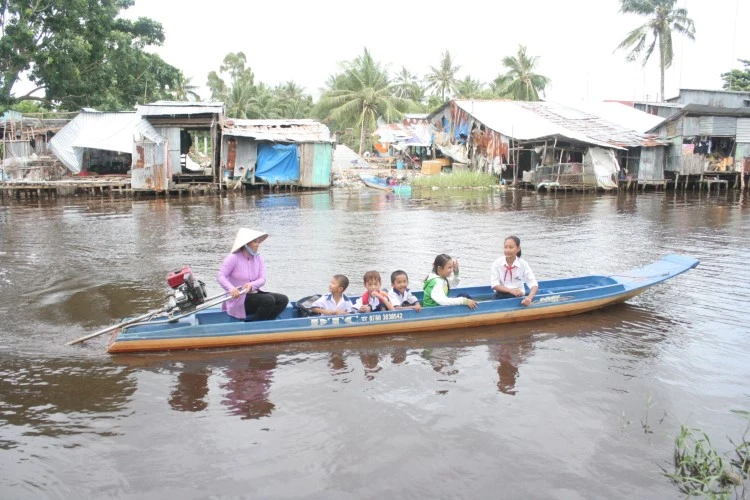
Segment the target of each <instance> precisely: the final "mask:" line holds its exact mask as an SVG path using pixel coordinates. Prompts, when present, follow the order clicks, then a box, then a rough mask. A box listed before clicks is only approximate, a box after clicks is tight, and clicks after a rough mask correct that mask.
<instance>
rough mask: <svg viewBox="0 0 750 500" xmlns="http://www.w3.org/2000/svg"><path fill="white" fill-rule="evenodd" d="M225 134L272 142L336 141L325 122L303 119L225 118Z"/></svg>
mask: <svg viewBox="0 0 750 500" xmlns="http://www.w3.org/2000/svg"><path fill="white" fill-rule="evenodd" d="M223 132H224V135H228V136H234V137H252V138H253V139H256V140H258V141H271V142H334V141H333V139H332V138H331V132H330V130H328V127H326V126H325V125H324V124H322V123H320V122H318V121H315V120H309V119H303V120H283V119H282V120H240V119H234V118H232V119H227V120H224V130H223Z"/></svg>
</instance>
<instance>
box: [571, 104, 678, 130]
mask: <svg viewBox="0 0 750 500" xmlns="http://www.w3.org/2000/svg"><path fill="white" fill-rule="evenodd" d="M583 109H584V110H585V111H587V112H589V113H591V114H592V115H596V116H599V117H601V118H604V119H605V120H607V121H608V122H610V123H616V124H617V125H620V126H623V127H625V128H628V129H630V130H635V131H636V132H640V133H642V134H643V133H646V132H648V131H649V130H651V129H652V128H654V127H656V126H657V125H659V124H660V123H661V122H663V121H664V118H662V117H661V116H656V115H652V114H651V113H646V112H644V111H641V110H639V109H635V108H634V107H633V106H632V105H631V106H628V105H626V104H622V103H620V102H611V101H604V102H598V103H591V104H587V105H585V106H583Z"/></svg>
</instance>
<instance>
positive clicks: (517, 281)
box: [490, 257, 539, 294]
mask: <svg viewBox="0 0 750 500" xmlns="http://www.w3.org/2000/svg"><path fill="white" fill-rule="evenodd" d="M506 264H507V263H506V261H505V257H500V258H499V259H497V260H496V261H495V262H493V263H492V267H491V268H490V287H491V288H492V289H493V290H494V288H495V287H496V286H497V285H503V286H504V287H506V288H518V289H520V290H521V291H522V292H524V294H525V293H526V291H525V289H524V287H523V284H524V283H526V284H527V285H529V288H533V287H535V286H539V283H537V281H536V278H535V277H534V272H533V271H532V270H531V266H529V264H528V263H527V262H526V261H525V260H523V259H522V258H521V257H516V260H514V261H513V264H511V265H510V266H509V267H507V266H506Z"/></svg>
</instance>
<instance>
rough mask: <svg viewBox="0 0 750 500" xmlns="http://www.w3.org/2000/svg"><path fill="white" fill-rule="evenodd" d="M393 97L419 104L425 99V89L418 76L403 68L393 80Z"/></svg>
mask: <svg viewBox="0 0 750 500" xmlns="http://www.w3.org/2000/svg"><path fill="white" fill-rule="evenodd" d="M393 95H395V96H396V97H400V98H402V99H409V100H412V101H415V102H419V101H421V100H422V98H423V97H424V87H422V84H421V82H420V81H419V78H418V77H417V75H414V74H412V73H411V71H409V70H408V69H406V68H405V67H404V66H401V71H399V72H398V73H396V76H395V77H394V78H393Z"/></svg>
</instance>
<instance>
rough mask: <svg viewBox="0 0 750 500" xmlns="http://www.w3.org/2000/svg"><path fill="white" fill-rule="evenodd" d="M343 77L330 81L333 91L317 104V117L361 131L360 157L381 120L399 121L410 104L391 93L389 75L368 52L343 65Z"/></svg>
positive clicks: (330, 79) (326, 93)
mask: <svg viewBox="0 0 750 500" xmlns="http://www.w3.org/2000/svg"><path fill="white" fill-rule="evenodd" d="M341 68H342V70H343V72H342V74H340V75H334V76H332V77H331V78H329V80H328V85H329V86H332V88H331V89H330V90H327V91H326V92H324V93H323V95H322V96H321V97H320V100H319V101H318V113H320V114H321V115H322V116H324V117H325V120H326V121H329V122H330V121H333V122H335V123H336V124H337V125H338V126H339V127H341V128H346V127H351V126H356V127H357V128H359V130H360V137H359V154H360V155H361V154H362V153H364V150H365V144H366V139H367V132H368V131H369V130H371V129H374V128H375V124H376V122H377V119H378V118H379V117H382V118H383V119H385V120H386V121H389V122H390V121H392V120H394V119H397V118H400V117H401V114H402V112H403V111H406V110H408V109H409V108H410V105H411V103H410V101H408V100H406V99H402V98H400V97H396V96H394V95H393V94H392V93H391V85H390V81H389V79H388V72H387V71H386V70H385V68H383V67H382V65H381V64H380V63H378V62H376V61H375V60H374V59H373V57H372V55H371V54H370V52H369V51H368V50H367V48H365V49H364V52H363V53H362V55H360V56H359V57H357V58H356V59H355V60H354V61H349V62H345V63H342V64H341Z"/></svg>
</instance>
